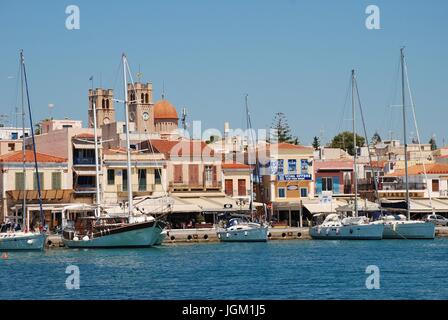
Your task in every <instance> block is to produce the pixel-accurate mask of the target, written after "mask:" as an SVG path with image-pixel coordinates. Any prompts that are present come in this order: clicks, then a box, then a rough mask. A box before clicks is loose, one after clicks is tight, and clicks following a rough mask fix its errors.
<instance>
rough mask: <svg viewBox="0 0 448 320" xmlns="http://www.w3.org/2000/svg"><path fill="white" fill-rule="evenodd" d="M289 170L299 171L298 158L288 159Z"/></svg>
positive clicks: (291, 171) (290, 171)
mask: <svg viewBox="0 0 448 320" xmlns="http://www.w3.org/2000/svg"><path fill="white" fill-rule="evenodd" d="M288 172H289V173H296V172H297V160H295V159H289V160H288Z"/></svg>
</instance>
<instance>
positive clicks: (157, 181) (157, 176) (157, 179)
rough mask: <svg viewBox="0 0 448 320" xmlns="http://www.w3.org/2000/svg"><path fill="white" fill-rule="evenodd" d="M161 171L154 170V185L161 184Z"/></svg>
mask: <svg viewBox="0 0 448 320" xmlns="http://www.w3.org/2000/svg"><path fill="white" fill-rule="evenodd" d="M161 171H162V169H156V170H155V171H154V182H155V184H162V176H161V175H162V172H161Z"/></svg>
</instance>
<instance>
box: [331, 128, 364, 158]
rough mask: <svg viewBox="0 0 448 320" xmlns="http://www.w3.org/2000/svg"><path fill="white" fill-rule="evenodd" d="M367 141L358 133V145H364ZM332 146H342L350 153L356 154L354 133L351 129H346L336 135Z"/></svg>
mask: <svg viewBox="0 0 448 320" xmlns="http://www.w3.org/2000/svg"><path fill="white" fill-rule="evenodd" d="M364 143H365V139H364V138H363V137H361V136H359V135H356V146H357V147H362V146H363V145H364ZM330 146H331V147H332V148H340V149H343V150H346V151H347V152H348V153H349V154H350V155H352V156H353V155H354V154H355V152H354V147H353V133H352V132H350V131H344V132H341V133H339V134H338V135H336V136H334V138H333V140H331V144H330Z"/></svg>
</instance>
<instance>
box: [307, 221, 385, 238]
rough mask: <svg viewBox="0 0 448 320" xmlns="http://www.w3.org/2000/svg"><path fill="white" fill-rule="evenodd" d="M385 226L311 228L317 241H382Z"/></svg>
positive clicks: (312, 235)
mask: <svg viewBox="0 0 448 320" xmlns="http://www.w3.org/2000/svg"><path fill="white" fill-rule="evenodd" d="M383 231H384V226H382V225H375V224H367V225H351V226H338V227H320V226H315V227H312V228H310V236H311V238H313V239H315V240H381V239H382V238H383Z"/></svg>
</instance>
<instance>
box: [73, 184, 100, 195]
mask: <svg viewBox="0 0 448 320" xmlns="http://www.w3.org/2000/svg"><path fill="white" fill-rule="evenodd" d="M73 190H74V192H75V193H77V194H94V193H95V192H96V186H95V185H91V184H88V185H79V184H78V185H75V186H74V187H73Z"/></svg>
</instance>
